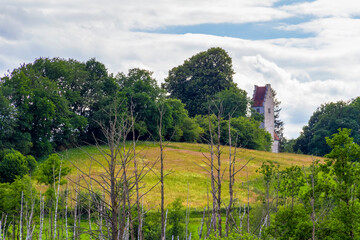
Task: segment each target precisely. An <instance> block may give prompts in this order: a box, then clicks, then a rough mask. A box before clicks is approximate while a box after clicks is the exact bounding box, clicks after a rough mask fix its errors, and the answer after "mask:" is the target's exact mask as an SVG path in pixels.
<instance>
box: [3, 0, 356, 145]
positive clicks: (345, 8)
mask: <svg viewBox="0 0 360 240" xmlns="http://www.w3.org/2000/svg"><path fill="white" fill-rule="evenodd" d="M0 3H1V8H0V77H1V76H4V75H5V74H7V73H8V71H12V70H13V69H14V68H17V67H19V66H20V65H21V64H23V63H30V62H33V61H34V60H35V59H37V58H39V57H49V58H53V57H60V58H65V59H68V58H72V59H76V60H79V61H87V60H88V59H90V58H96V59H97V60H98V61H100V62H102V63H103V64H105V66H106V67H107V68H108V71H109V72H110V73H114V74H116V73H118V72H124V73H126V72H127V71H128V70H129V69H131V68H143V69H147V70H150V71H152V72H153V76H154V77H155V78H156V79H157V81H158V82H159V84H160V83H161V82H163V81H164V78H166V76H167V74H168V71H169V70H170V69H172V68H173V67H176V66H178V65H181V64H182V63H183V62H184V60H186V59H188V58H190V57H191V56H193V55H195V54H196V53H198V52H201V51H206V50H207V49H209V48H211V47H221V48H223V49H225V50H226V51H227V53H228V54H229V55H230V57H231V58H232V61H233V67H234V70H235V75H234V81H235V82H236V83H237V84H238V87H239V88H241V89H244V90H246V91H247V93H248V96H249V97H252V94H253V90H254V85H258V86H263V85H265V84H267V83H270V84H271V86H272V88H274V89H275V91H276V92H277V98H278V99H279V100H280V101H281V107H282V110H281V114H280V118H281V120H283V121H284V123H285V129H284V134H285V136H286V137H287V138H296V137H298V136H299V134H300V132H301V129H302V127H303V126H304V125H306V124H307V122H308V120H309V118H310V116H311V115H312V113H313V112H314V111H315V110H316V109H317V107H319V106H320V105H321V104H324V103H329V102H335V101H339V100H344V101H348V100H351V99H353V98H356V97H357V96H358V95H359V94H360V92H359V89H360V82H359V80H360V44H359V43H360V1H358V0H341V1H340V0H339V1H338V0H222V1H218V0H196V1H194V0H152V1H145V0H131V1H128V0H127V1H124V0H102V1H97V0H61V1H60V0H0Z"/></svg>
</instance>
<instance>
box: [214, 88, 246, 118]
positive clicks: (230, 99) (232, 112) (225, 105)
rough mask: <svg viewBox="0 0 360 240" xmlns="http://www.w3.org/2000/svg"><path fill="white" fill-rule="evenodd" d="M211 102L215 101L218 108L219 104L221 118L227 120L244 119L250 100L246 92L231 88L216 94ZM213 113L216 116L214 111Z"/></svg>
mask: <svg viewBox="0 0 360 240" xmlns="http://www.w3.org/2000/svg"><path fill="white" fill-rule="evenodd" d="M212 101H215V104H217V105H218V106H219V103H220V102H221V106H222V110H223V116H224V118H227V119H228V118H229V117H231V118H233V117H234V118H237V117H245V116H246V112H247V108H248V104H249V102H250V99H248V97H247V93H246V91H244V90H242V89H239V88H237V87H236V86H233V87H231V88H229V89H225V90H222V91H221V92H218V93H216V94H215V96H214V97H213V100H212ZM210 105H211V103H210ZM214 112H215V114H216V109H214Z"/></svg>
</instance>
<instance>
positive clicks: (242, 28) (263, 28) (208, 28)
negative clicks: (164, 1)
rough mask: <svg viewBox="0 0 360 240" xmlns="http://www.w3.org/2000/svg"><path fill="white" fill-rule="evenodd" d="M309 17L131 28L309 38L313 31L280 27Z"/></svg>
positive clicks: (137, 30)
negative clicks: (239, 22) (253, 21)
mask: <svg viewBox="0 0 360 240" xmlns="http://www.w3.org/2000/svg"><path fill="white" fill-rule="evenodd" d="M310 20H311V18H310V17H308V16H306V17H300V18H299V17H294V18H287V19H282V20H276V21H271V22H255V23H243V24H234V23H219V24H212V23H206V24H198V25H191V26H167V27H163V28H157V29H154V30H141V29H133V31H134V32H148V33H160V34H186V33H193V34H208V35H215V36H221V37H233V38H242V39H248V40H266V39H275V38H309V37H314V36H315V35H314V34H313V33H304V32H302V31H300V30H299V31H288V30H284V29H281V27H282V26H286V25H293V24H299V23H303V22H308V21H310Z"/></svg>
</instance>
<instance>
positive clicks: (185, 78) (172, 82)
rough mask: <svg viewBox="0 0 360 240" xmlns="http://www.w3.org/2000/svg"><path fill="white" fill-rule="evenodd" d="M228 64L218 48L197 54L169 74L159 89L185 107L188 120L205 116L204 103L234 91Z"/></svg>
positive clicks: (223, 53)
mask: <svg viewBox="0 0 360 240" xmlns="http://www.w3.org/2000/svg"><path fill="white" fill-rule="evenodd" d="M233 74H234V70H233V67H232V61H231V58H230V57H229V55H228V54H227V52H226V51H225V50H224V49H222V48H210V49H209V50H207V51H204V52H200V53H198V54H196V55H194V56H192V57H191V58H189V59H188V60H185V62H184V63H183V64H182V65H180V66H178V67H174V68H173V69H171V70H170V71H169V76H168V77H167V78H166V79H165V83H164V84H163V87H164V88H165V89H166V90H167V91H168V93H170V97H171V98H178V99H180V100H181V102H183V103H185V106H186V109H187V110H188V111H189V115H190V116H192V117H193V116H195V115H197V114H207V112H208V108H207V106H206V103H207V102H208V101H209V100H210V99H212V98H213V96H214V95H215V94H216V93H219V92H221V91H223V90H225V89H229V88H231V87H235V84H234V82H233Z"/></svg>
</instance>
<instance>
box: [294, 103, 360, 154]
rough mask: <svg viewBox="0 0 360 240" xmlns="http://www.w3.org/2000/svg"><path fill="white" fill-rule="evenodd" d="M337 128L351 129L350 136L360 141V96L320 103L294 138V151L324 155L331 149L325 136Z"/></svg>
mask: <svg viewBox="0 0 360 240" xmlns="http://www.w3.org/2000/svg"><path fill="white" fill-rule="evenodd" d="M339 128H348V129H353V131H352V134H351V137H353V138H354V141H355V142H356V143H358V144H359V143H360V131H359V130H360V98H357V99H354V100H353V101H351V102H343V101H339V102H336V103H328V104H323V105H321V106H320V107H319V108H318V109H317V110H316V111H315V112H314V113H313V115H312V116H311V118H310V120H309V122H308V125H307V126H304V127H303V131H302V133H301V135H300V136H299V137H298V138H297V139H296V143H295V144H294V152H298V151H301V152H302V153H304V154H312V155H317V156H324V155H325V154H327V153H329V152H330V151H331V148H330V147H329V145H328V144H326V141H325V137H327V136H331V135H332V134H334V133H336V132H337V129H339Z"/></svg>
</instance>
